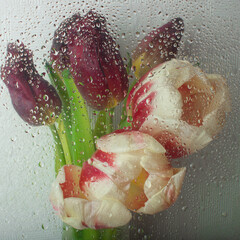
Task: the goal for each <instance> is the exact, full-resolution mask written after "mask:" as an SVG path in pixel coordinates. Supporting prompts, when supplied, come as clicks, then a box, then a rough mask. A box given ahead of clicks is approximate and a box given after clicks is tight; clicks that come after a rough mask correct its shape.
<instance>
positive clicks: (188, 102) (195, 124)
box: [127, 59, 230, 158]
mask: <svg viewBox="0 0 240 240" xmlns="http://www.w3.org/2000/svg"><path fill="white" fill-rule="evenodd" d="M127 109H128V113H129V114H130V115H131V116H132V118H133V129H134V130H139V131H141V132H144V133H147V134H149V135H151V136H153V137H154V138H155V139H157V140H158V141H159V142H160V143H161V144H162V145H163V147H164V148H165V149H166V151H167V152H166V154H167V156H168V157H169V158H177V157H181V156H183V155H186V154H189V153H193V152H195V151H197V150H200V149H202V148H203V147H205V146H206V145H207V144H208V143H209V142H210V141H211V140H212V139H213V138H214V136H215V135H216V134H217V133H218V132H219V131H220V130H221V129H222V127H223V125H224V121H225V114H226V112H229V111H230V98H229V93H228V89H227V84H226V81H225V80H224V79H223V78H222V77H221V76H220V75H216V74H205V73H204V72H203V71H202V70H201V69H200V68H198V67H194V66H193V65H192V64H191V63H189V62H187V61H182V60H177V59H173V60H171V61H168V62H165V63H163V64H161V65H158V66H156V67H155V68H153V69H152V70H151V71H149V72H148V73H147V74H145V75H144V76H143V77H142V78H141V79H140V80H139V81H138V82H137V83H136V85H135V86H134V88H133V89H132V90H131V92H130V94H129V97H128V100H127Z"/></svg>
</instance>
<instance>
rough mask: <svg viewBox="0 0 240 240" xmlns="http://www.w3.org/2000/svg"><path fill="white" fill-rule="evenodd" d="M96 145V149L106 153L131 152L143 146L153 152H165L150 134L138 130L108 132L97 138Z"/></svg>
mask: <svg viewBox="0 0 240 240" xmlns="http://www.w3.org/2000/svg"><path fill="white" fill-rule="evenodd" d="M96 145H97V149H99V150H102V151H104V152H108V153H123V152H131V151H137V150H141V149H145V148H147V149H149V150H151V151H153V152H162V153H164V152H165V149H164V148H163V147H162V146H161V145H160V144H159V143H158V142H157V141H155V140H154V139H152V138H151V136H149V135H147V134H144V133H141V132H138V131H129V132H128V131H126V132H122V133H120V134H119V133H112V134H108V135H105V136H103V137H101V138H100V139H98V140H97V144H96Z"/></svg>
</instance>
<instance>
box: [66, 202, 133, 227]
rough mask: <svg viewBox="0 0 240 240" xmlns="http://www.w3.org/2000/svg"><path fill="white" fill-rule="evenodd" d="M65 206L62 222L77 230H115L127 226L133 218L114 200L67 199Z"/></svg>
mask: <svg viewBox="0 0 240 240" xmlns="http://www.w3.org/2000/svg"><path fill="white" fill-rule="evenodd" d="M64 206H65V208H64V210H65V215H64V216H62V220H63V221H64V222H65V223H67V224H69V225H71V226H72V227H74V228H76V229H84V228H93V229H99V228H114V227H119V226H123V225H125V224H127V223H128V222H129V221H130V219H131V218H132V215H131V213H130V211H129V210H128V209H127V208H126V207H125V206H124V205H123V204H122V203H120V202H119V201H117V200H114V199H105V200H93V201H88V200H85V199H80V198H66V199H65V200H64Z"/></svg>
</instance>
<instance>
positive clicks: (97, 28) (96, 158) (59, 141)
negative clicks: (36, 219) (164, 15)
mask: <svg viewBox="0 0 240 240" xmlns="http://www.w3.org/2000/svg"><path fill="white" fill-rule="evenodd" d="M183 30H184V25H183V20H182V19H180V18H176V19H172V20H171V21H170V22H168V23H167V24H165V25H163V26H162V27H160V28H157V29H155V30H153V31H152V32H150V33H149V34H148V35H147V36H146V37H145V38H144V39H143V40H142V42H141V43H139V45H138V46H137V47H136V49H135V50H134V51H133V53H132V54H131V58H130V59H129V63H128V64H127V65H124V62H123V60H122V58H121V56H120V53H119V49H118V47H117V45H116V43H115V41H114V39H113V38H112V37H111V35H110V34H109V32H108V30H107V27H106V20H105V18H104V17H102V16H100V15H99V14H97V13H95V12H93V11H90V12H88V13H87V14H86V15H85V16H80V15H79V14H75V15H73V16H72V17H71V18H69V19H66V20H65V21H64V22H63V23H62V24H61V25H60V26H59V28H58V29H57V30H56V31H55V34H54V39H53V43H52V48H51V51H50V61H48V62H47V61H46V64H45V67H46V70H47V73H48V75H49V78H50V80H51V84H50V83H49V82H48V81H46V80H44V78H43V76H41V75H39V74H38V72H37V70H36V68H35V66H34V63H33V53H32V52H31V51H30V50H28V49H27V48H26V47H25V45H24V44H23V43H21V42H16V43H10V44H9V45H8V48H7V57H6V63H5V65H4V66H2V69H1V73H2V79H3V81H4V83H5V84H6V86H7V87H8V90H9V93H10V96H11V99H12V104H13V106H14V108H15V110H16V111H17V113H18V114H19V116H20V117H21V118H22V119H23V120H24V121H26V122H27V123H29V124H30V125H33V126H40V125H46V126H49V127H50V129H51V132H52V134H53V137H54V141H55V172H56V179H55V181H54V182H53V184H52V188H51V191H50V201H51V204H52V206H53V208H54V210H55V211H56V213H57V214H58V215H59V217H60V218H61V219H62V221H63V222H64V228H63V239H105V240H107V239H120V238H121V236H120V233H121V228H120V227H122V226H124V225H126V224H127V223H128V222H129V221H130V220H131V218H132V213H131V212H136V213H141V214H156V213H158V212H160V211H162V210H164V209H166V208H168V207H170V206H171V205H172V204H173V203H174V202H175V201H176V199H177V197H178V195H179V193H180V190H181V186H182V183H183V180H184V175H185V172H186V168H174V167H172V165H171V162H170V160H171V159H172V158H178V157H182V156H184V155H188V154H191V153H193V152H195V151H197V150H200V149H202V148H203V147H205V146H206V145H207V144H208V143H209V142H210V141H211V140H213V138H214V136H216V135H217V133H218V132H219V131H220V130H221V128H222V126H223V124H224V121H225V115H226V112H228V111H229V110H230V103H229V102H230V101H229V94H228V89H227V85H226V81H225V80H224V78H223V77H221V76H220V75H217V74H206V73H204V72H203V71H202V70H201V69H200V68H198V67H196V66H193V65H192V64H191V63H189V62H187V61H184V60H178V59H175V58H176V54H177V50H178V47H179V42H180V40H181V37H182V34H183ZM131 70H132V71H133V72H134V74H135V77H136V80H135V81H134V82H133V83H132V84H131V86H130V87H129V81H128V79H129V77H128V75H129V74H130V71H131ZM121 102H122V105H123V111H122V116H121V121H120V123H119V126H118V127H117V128H116V129H114V128H113V119H114V117H115V116H114V108H115V107H116V106H117V105H118V104H120V103H121ZM87 105H88V106H89V107H87ZM93 115H97V119H96V121H95V126H94V127H92V126H93V123H94V122H91V120H92V119H93Z"/></svg>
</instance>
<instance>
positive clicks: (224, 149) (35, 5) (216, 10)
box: [0, 0, 240, 240]
mask: <svg viewBox="0 0 240 240" xmlns="http://www.w3.org/2000/svg"><path fill="white" fill-rule="evenodd" d="M0 3H1V8H0V42H1V44H0V53H1V54H0V64H1V65H2V64H3V63H4V61H5V60H4V59H5V56H6V48H7V44H8V43H9V42H14V41H16V40H17V39H19V40H20V41H23V42H24V43H25V45H26V46H27V47H28V48H30V49H32V50H33V52H34V62H35V64H36V67H37V70H38V71H39V73H46V71H45V68H44V59H47V60H49V51H50V48H51V44H52V39H53V34H54V31H55V30H56V28H57V27H58V26H59V24H60V23H61V22H62V21H63V20H64V19H66V18H67V17H70V16H72V15H73V14H74V13H77V12H79V13H81V14H86V13H87V12H88V11H89V10H90V9H93V10H94V11H97V12H98V13H100V14H102V15H104V16H105V17H106V18H107V23H108V29H109V30H110V32H111V34H112V36H114V37H115V39H116V42H117V43H118V44H119V46H120V51H121V54H122V56H123V57H126V56H127V53H128V52H131V51H132V50H133V49H134V48H135V47H136V46H137V44H138V42H139V41H140V40H141V39H142V38H143V37H144V36H145V35H146V34H147V33H149V32H150V31H151V30H152V29H153V28H154V27H155V28H156V27H159V26H161V25H163V24H165V23H166V22H168V21H169V20H170V19H172V18H174V17H181V18H182V19H183V20H184V24H185V32H184V35H183V38H182V41H181V46H180V50H179V52H178V57H179V58H181V59H187V60H189V61H191V62H193V63H198V64H199V65H200V67H201V68H202V69H203V70H204V71H205V72H208V73H218V74H221V75H222V76H224V77H225V78H226V79H227V82H228V86H229V90H230V95H231V100H232V110H231V113H230V114H229V115H228V117H227V121H226V124H225V127H224V129H223V131H222V132H221V133H220V134H219V135H218V137H217V138H216V139H215V140H214V141H212V142H211V143H210V144H209V145H208V146H207V147H206V148H204V149H202V150H201V151H199V152H197V153H194V154H192V155H190V156H188V157H186V158H183V159H177V160H174V161H173V164H174V165H175V166H177V167H180V166H186V167H187V174H186V177H185V181H184V184H183V188H182V191H181V195H180V197H179V198H178V200H177V201H176V203H175V204H174V205H173V206H172V207H170V208H169V209H168V210H165V211H163V212H161V213H159V214H156V215H154V216H146V215H141V216H139V215H136V214H134V217H133V219H132V221H131V222H130V224H129V229H130V230H129V234H130V239H144V240H145V239H239V234H240V228H239V222H240V208H239V200H240V182H239V174H240V161H239V159H240V151H239V147H240V145H239V143H240V129H239V109H240V100H239V93H240V87H239V79H240V54H239V52H240V41H239V39H240V27H239V22H240V15H239V12H240V4H239V1H236V0H231V1H228V2H225V1H218V0H206V1H202V0H201V1H187V0H182V1H177V0H172V1H163V0H160V1H145V0H126V1H125V0H121V1H115V0H96V1H93V0H91V1H84V0H83V1H67V0H61V1H50V0H48V1H40V0H34V1H30V0H20V1H16V0H8V1H5V0H0ZM46 78H47V76H46ZM115 114H116V116H118V117H119V118H120V108H118V110H117V111H116V113H115ZM0 123H1V124H0V131H1V137H0V146H1V156H0V163H1V168H0V190H1V194H0V212H1V214H0V222H1V226H0V238H1V239H6V240H10V239H29V240H30V239H61V231H62V223H61V221H60V219H59V218H58V217H57V216H56V215H55V213H54V210H53V209H52V206H51V204H50V202H49V191H50V186H51V183H52V181H53V180H54V178H55V173H54V142H53V138H52V135H51V132H50V130H49V129H48V128H47V127H31V126H29V125H28V124H27V123H25V122H23V120H22V119H21V118H20V117H19V116H18V115H17V113H16V112H15V110H14V108H13V106H12V103H11V99H10V96H9V93H8V91H7V88H6V86H5V85H4V83H3V82H2V81H0ZM115 125H116V123H115Z"/></svg>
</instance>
